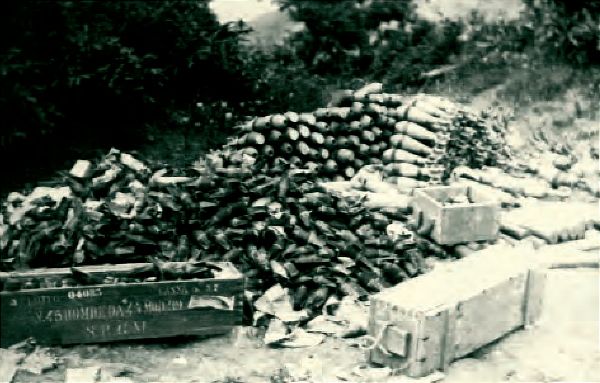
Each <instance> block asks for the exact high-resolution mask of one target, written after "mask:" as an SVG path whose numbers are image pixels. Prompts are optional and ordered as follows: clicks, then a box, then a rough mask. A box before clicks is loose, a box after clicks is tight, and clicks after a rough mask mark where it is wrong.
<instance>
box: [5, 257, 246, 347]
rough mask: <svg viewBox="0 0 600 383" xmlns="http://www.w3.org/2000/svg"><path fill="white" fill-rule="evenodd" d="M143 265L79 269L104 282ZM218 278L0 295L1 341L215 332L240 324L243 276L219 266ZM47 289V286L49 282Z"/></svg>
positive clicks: (22, 275)
mask: <svg viewBox="0 0 600 383" xmlns="http://www.w3.org/2000/svg"><path fill="white" fill-rule="evenodd" d="M139 265H142V264H123V265H110V266H87V267H79V268H78V269H80V270H82V271H85V272H86V273H89V274H90V275H95V276H97V277H100V278H104V277H105V276H107V275H110V276H114V275H119V273H126V272H127V271H128V270H130V269H132V268H135V267H139ZM216 265H217V266H219V267H220V268H221V271H216V272H215V275H214V277H213V278H206V279H185V280H175V281H159V282H134V283H118V284H97V285H85V286H76V287H43V288H29V289H21V290H18V291H6V290H4V291H2V292H0V343H1V344H2V346H6V345H10V344H14V343H16V342H19V341H21V340H23V339H25V338H28V337H33V338H35V339H36V341H37V342H38V343H42V344H76V343H97V342H109V341H117V340H128V339H145V338H163V337H174V336H187V335H213V334H223V333H226V332H228V331H229V330H230V329H232V328H233V326H235V325H239V324H241V321H242V304H243V291H244V278H243V276H242V275H241V274H240V273H239V272H238V271H237V270H236V269H235V267H234V266H233V265H231V264H230V263H216ZM70 273H71V270H70V269H43V270H41V269H35V270H31V271H23V272H10V273H0V281H7V280H9V279H10V280H13V281H15V280H22V281H31V280H34V281H39V280H52V279H56V278H59V279H60V277H63V276H68V275H70ZM44 286H45V285H44Z"/></svg>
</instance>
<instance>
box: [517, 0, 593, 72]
mask: <svg viewBox="0 0 600 383" xmlns="http://www.w3.org/2000/svg"><path fill="white" fill-rule="evenodd" d="M525 4H526V5H527V14H526V16H525V18H526V20H528V21H530V22H531V24H532V26H533V28H534V37H533V38H534V44H535V46H536V48H537V49H538V50H539V53H541V54H543V55H545V56H546V57H547V58H550V59H552V58H558V59H563V60H568V61H570V62H572V63H575V64H579V65H589V64H598V63H600V26H599V25H600V24H599V20H600V2H598V1H587V0H525Z"/></svg>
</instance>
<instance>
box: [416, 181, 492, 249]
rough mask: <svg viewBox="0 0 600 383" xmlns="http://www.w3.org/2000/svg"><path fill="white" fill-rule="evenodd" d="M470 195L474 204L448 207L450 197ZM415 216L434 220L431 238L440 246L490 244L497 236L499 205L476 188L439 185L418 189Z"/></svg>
mask: <svg viewBox="0 0 600 383" xmlns="http://www.w3.org/2000/svg"><path fill="white" fill-rule="evenodd" d="M464 194H467V195H469V197H470V198H471V199H472V200H473V201H475V202H474V203H468V204H454V205H448V206H445V205H444V204H443V203H442V202H441V201H444V200H445V199H447V198H448V197H454V196H458V195H464ZM412 206H413V214H414V215H415V216H417V215H419V214H421V213H422V214H423V216H424V218H425V219H426V220H428V221H432V222H433V223H434V224H433V230H432V232H431V238H432V239H433V240H434V241H435V242H437V243H439V244H440V245H455V244H459V243H466V242H476V241H488V240H493V239H495V238H496V237H497V236H498V219H499V218H498V217H499V209H500V204H499V203H498V201H495V200H494V199H493V198H491V197H489V196H488V195H487V194H485V193H483V192H482V191H481V190H479V189H478V188H475V187H466V186H437V187H427V188H421V189H415V192H414V197H413V199H412Z"/></svg>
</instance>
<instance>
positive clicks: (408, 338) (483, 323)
mask: <svg viewBox="0 0 600 383" xmlns="http://www.w3.org/2000/svg"><path fill="white" fill-rule="evenodd" d="M525 258H527V257H523V256H518V255H517V254H515V253H514V252H513V253H510V251H509V250H506V251H501V250H499V249H498V248H496V247H494V249H492V250H482V251H479V252H476V253H473V254H471V255H470V256H469V257H467V258H463V259H461V260H459V261H456V262H452V263H450V264H444V265H443V267H436V268H435V269H434V270H433V271H431V272H430V273H428V274H425V275H422V276H419V277H417V278H414V279H411V280H408V281H406V282H404V283H401V284H400V285H398V286H395V287H392V288H389V289H386V290H384V291H382V292H380V293H378V294H376V295H375V296H373V297H372V298H371V311H370V318H369V334H370V335H371V336H372V337H373V338H374V339H375V341H374V347H373V348H372V349H371V350H370V351H369V359H370V361H371V362H372V363H374V364H378V365H384V366H388V367H391V368H395V369H399V370H400V371H402V372H403V373H404V374H406V375H408V376H411V377H421V376H425V375H428V374H430V373H432V372H434V371H436V370H445V369H446V368H447V367H448V365H449V364H450V362H452V361H453V360H455V359H457V358H460V357H463V356H465V355H468V354H470V353H472V352H473V351H475V350H477V349H479V348H480V347H482V346H484V345H486V344H489V343H490V342H492V341H494V340H496V339H498V338H500V337H502V336H504V335H506V334H507V333H509V332H511V331H513V330H515V329H518V328H520V327H523V326H524V325H529V324H532V323H534V322H535V321H536V320H537V319H538V318H539V315H540V313H541V308H542V298H543V290H544V285H545V282H544V281H545V278H546V273H545V271H544V270H543V269H541V268H540V269H538V268H536V267H535V266H533V265H534V263H528V262H527V261H526V260H525Z"/></svg>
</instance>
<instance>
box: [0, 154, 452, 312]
mask: <svg viewBox="0 0 600 383" xmlns="http://www.w3.org/2000/svg"><path fill="white" fill-rule="evenodd" d="M233 157H235V156H231V155H229V154H224V152H214V153H212V154H210V155H208V156H206V160H205V161H204V166H200V167H198V168H197V169H185V170H181V169H167V168H153V167H151V166H150V165H148V164H145V163H143V162H141V161H139V160H137V159H136V158H134V157H132V156H131V155H129V154H127V153H121V152H119V151H117V150H111V152H110V153H109V154H108V155H107V156H105V157H104V158H102V159H101V160H100V161H98V162H96V163H92V162H89V161H78V162H77V163H76V164H75V166H74V167H73V169H72V170H71V171H70V173H68V174H65V175H64V177H63V179H61V180H58V181H57V184H58V185H57V186H55V187H51V188H50V187H46V188H37V189H35V190H34V191H33V192H32V193H30V194H27V195H24V194H19V193H12V194H11V195H10V196H9V198H8V199H7V201H6V202H5V204H4V206H3V215H2V217H3V218H2V219H3V221H2V222H3V223H2V225H1V229H0V245H1V246H0V261H1V263H0V264H1V268H2V269H3V270H19V269H26V268H34V267H72V266H79V265H91V264H117V263H133V262H148V261H150V262H155V263H156V262H162V261H190V262H200V261H231V262H233V263H235V264H236V265H238V267H240V269H241V270H242V271H243V272H244V273H245V275H246V277H247V278H248V285H247V288H248V291H249V295H250V296H252V299H256V298H257V297H258V296H259V295H260V294H261V293H262V292H264V291H266V290H267V289H268V288H269V287H271V286H273V285H274V284H276V283H279V284H281V285H282V286H284V287H287V288H289V290H290V291H291V292H293V293H294V306H295V307H296V308H305V309H307V311H308V312H309V313H315V314H316V313H318V312H319V310H320V309H321V308H322V306H323V304H324V303H325V302H326V300H327V299H328V298H329V297H332V296H335V297H341V296H344V295H347V294H354V295H358V296H363V297H364V296H366V294H368V293H369V292H374V291H378V290H379V289H381V288H382V287H383V286H390V285H393V284H396V283H398V282H400V281H402V280H404V279H406V278H410V277H414V276H416V275H418V274H420V273H422V272H423V271H424V270H425V264H424V262H423V257H424V256H425V255H429V254H434V251H435V249H433V250H432V248H431V246H433V245H432V244H430V243H429V242H427V241H425V240H422V239H415V237H414V236H413V233H412V232H411V231H410V230H409V229H408V225H407V222H405V221H406V217H408V215H409V214H408V212H402V211H398V210H396V209H391V210H390V209H387V210H386V209H377V210H374V209H368V208H366V207H365V206H364V205H363V204H362V200H360V198H356V199H352V198H345V197H344V198H342V197H341V196H338V195H335V194H334V193H329V192H326V191H325V190H324V189H322V188H321V187H320V186H318V183H317V182H316V180H315V177H314V175H313V174H312V173H311V172H310V171H306V170H298V169H286V168H285V166H282V167H281V169H279V170H276V169H271V171H270V174H269V175H267V174H264V173H262V172H260V171H259V169H258V168H257V166H260V165H259V164H258V163H257V162H255V163H253V164H252V165H248V163H251V162H252V161H250V162H243V161H242V164H240V163H239V162H235V161H234V162H232V161H231V159H232V158H233ZM390 225H392V227H395V230H394V233H395V234H394V235H393V236H391V235H388V231H389V227H390ZM439 254H440V255H443V254H444V252H443V251H440V252H439Z"/></svg>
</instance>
